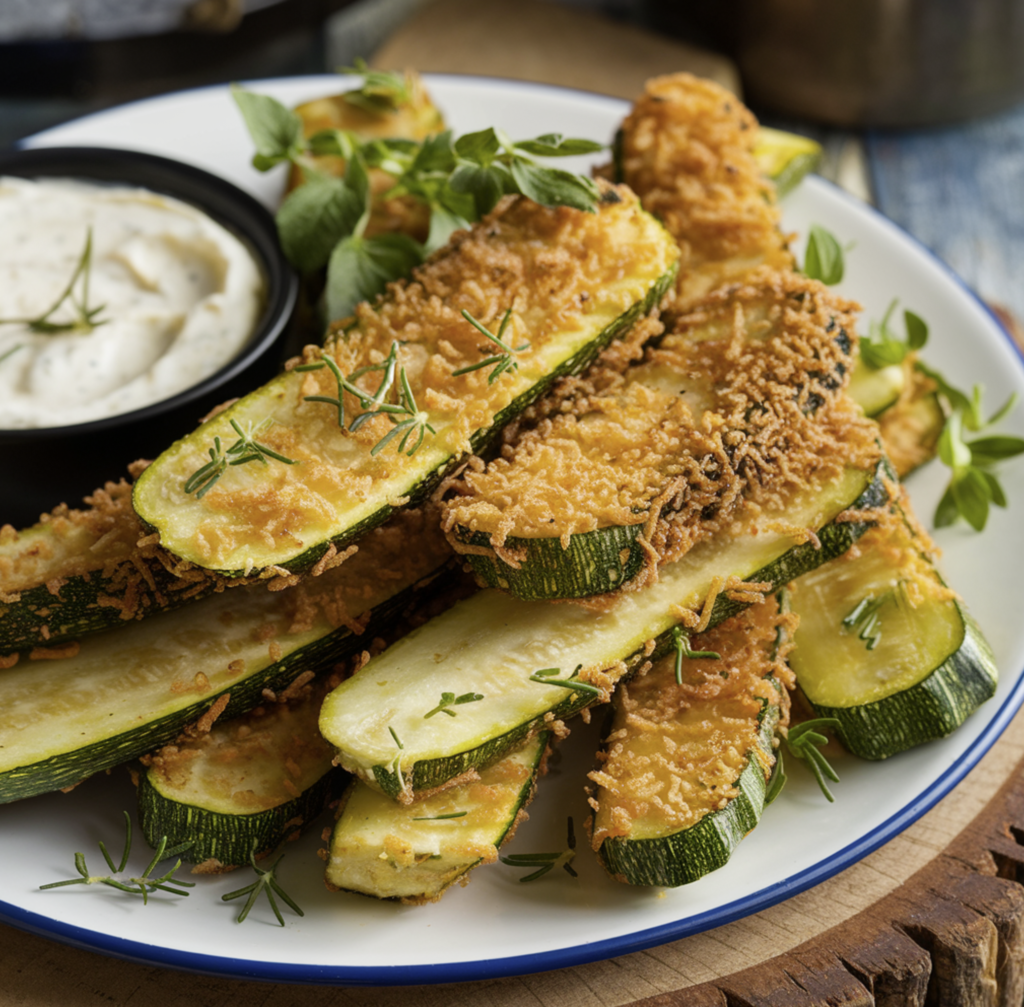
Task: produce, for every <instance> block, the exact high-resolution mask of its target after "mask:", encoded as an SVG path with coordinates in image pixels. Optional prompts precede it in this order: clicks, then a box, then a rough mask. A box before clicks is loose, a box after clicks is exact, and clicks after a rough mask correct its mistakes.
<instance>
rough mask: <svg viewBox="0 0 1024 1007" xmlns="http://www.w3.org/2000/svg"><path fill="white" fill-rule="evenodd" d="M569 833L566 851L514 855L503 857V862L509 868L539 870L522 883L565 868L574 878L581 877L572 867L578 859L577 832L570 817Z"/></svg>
mask: <svg viewBox="0 0 1024 1007" xmlns="http://www.w3.org/2000/svg"><path fill="white" fill-rule="evenodd" d="M567 832H568V835H567V837H566V849H564V850H561V851H559V852H558V853H513V854H511V855H510V856H507V857H502V858H501V862H502V863H503V864H508V866H509V867H536V868H537V870H535V871H532V872H531V873H530V874H527V875H525V876H523V877H521V878H520V879H519V880H520V882H525V881H536V880H537V878H542V877H544V875H545V874H547V873H548V872H549V871H551V870H554V868H556V867H561V868H563V869H564V870H565V871H566V873H568V874H571V875H572V876H573V877H574V878H576V877H579V875H578V874H577V873H576V871H575V870H574V869H573V866H572V861H573V859H574V858H575V857H576V832H575V830H574V829H573V824H572V816H570V817H569V824H568V827H567Z"/></svg>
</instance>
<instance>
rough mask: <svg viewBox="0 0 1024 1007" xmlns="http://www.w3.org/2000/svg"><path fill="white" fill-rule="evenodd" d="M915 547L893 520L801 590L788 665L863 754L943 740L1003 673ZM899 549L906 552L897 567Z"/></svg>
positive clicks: (880, 754) (820, 710) (881, 754)
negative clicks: (796, 625)
mask: <svg viewBox="0 0 1024 1007" xmlns="http://www.w3.org/2000/svg"><path fill="white" fill-rule="evenodd" d="M887 536H888V537H887ZM911 549H913V542H912V538H911V535H910V532H909V530H908V529H907V528H906V526H905V525H904V524H903V523H902V522H900V523H898V524H896V523H891V524H888V525H886V526H885V528H884V529H883V528H880V529H878V530H877V531H874V532H872V533H870V539H869V540H868V541H866V542H865V543H864V544H863V547H862V548H861V549H860V550H859V553H858V555H856V556H849V557H841V558H839V559H837V560H834V561H833V562H831V563H828V564H826V565H825V566H823V567H821V568H819V569H818V570H815V571H813V572H812V573H809V574H808V575H807V576H806V577H804V578H803V579H802V580H801V581H800V583H799V584H798V585H796V589H795V590H794V592H793V597H792V607H793V611H794V612H796V613H797V614H798V615H799V616H800V626H799V629H798V630H797V632H796V636H795V642H796V647H795V650H794V652H793V654H792V655H791V657H790V664H791V666H792V668H793V670H794V671H795V672H796V676H797V682H798V683H799V686H800V689H801V691H802V692H803V694H804V696H805V697H806V698H807V701H808V702H809V703H810V705H811V706H812V707H813V708H814V711H815V712H816V713H817V715H818V716H821V717H834V718H835V719H836V720H837V721H838V722H839V724H840V727H839V728H838V731H839V735H840V739H841V740H842V742H843V744H844V745H845V746H846V748H847V749H849V751H851V752H853V753H854V754H855V755H859V756H861V757H862V758H865V759H886V758H888V757H889V756H892V755H895V754H897V753H898V752H902V751H905V750H906V749H908V748H912V747H914V746H916V745H921V744H924V743H925V742H927V741H933V740H935V739H937V738H943V737H945V736H946V735H948V734H950V733H951V732H952V731H954V730H956V728H958V727H959V726H960V725H961V724H962V723H963V722H964V721H965V720H966V719H967V717H969V716H970V714H971V713H973V712H974V711H975V710H976V709H977V708H978V707H979V706H980V705H981V704H982V703H983V702H984V701H985V700H986V699H989V698H990V697H991V696H992V695H993V694H994V693H995V688H996V683H997V680H998V671H997V668H996V664H995V660H994V658H993V656H992V652H991V649H990V648H989V646H988V644H987V643H986V641H985V639H984V637H983V636H982V634H981V631H980V630H979V629H978V627H977V625H976V624H975V622H974V621H973V619H971V618H970V616H969V615H968V614H967V612H966V610H965V609H964V606H963V604H962V603H961V602H960V601H959V600H958V599H957V598H956V597H955V596H953V595H952V593H951V592H949V591H947V590H946V589H945V587H944V585H943V584H942V582H941V579H940V578H939V576H938V573H937V572H936V570H935V569H934V567H933V566H932V565H931V564H930V563H929V562H928V561H927V559H925V558H924V557H923V556H922V555H920V554H919V553H917V552H916V550H915V551H910V550H911ZM894 553H895V554H896V555H902V556H903V557H904V562H903V563H902V565H900V566H899V567H894V566H893V564H892V561H891V559H889V557H891V556H892V555H893V554H894Z"/></svg>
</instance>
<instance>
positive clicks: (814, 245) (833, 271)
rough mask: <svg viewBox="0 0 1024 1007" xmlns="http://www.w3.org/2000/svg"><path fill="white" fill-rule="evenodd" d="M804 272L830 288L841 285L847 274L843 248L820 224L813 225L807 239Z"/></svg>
mask: <svg viewBox="0 0 1024 1007" xmlns="http://www.w3.org/2000/svg"><path fill="white" fill-rule="evenodd" d="M803 272H804V275H805V276H809V277H810V278H811V279H812V280H820V281H821V282H822V283H824V284H826V285H827V286H830V287H831V286H834V285H835V284H836V283H839V282H840V281H841V280H842V278H843V274H844V273H845V272H846V262H845V257H844V254H843V246H842V245H840V244H839V242H838V241H837V240H836V237H835V235H834V234H832V232H831V231H826V230H825V228H824V227H821V226H819V225H818V224H812V225H811V231H810V234H809V235H808V237H807V251H806V253H805V255H804V269H803Z"/></svg>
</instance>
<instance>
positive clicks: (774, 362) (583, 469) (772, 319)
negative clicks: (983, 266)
mask: <svg viewBox="0 0 1024 1007" xmlns="http://www.w3.org/2000/svg"><path fill="white" fill-rule="evenodd" d="M855 309H856V305H854V304H852V303H851V302H848V301H845V300H842V299H841V298H839V297H837V296H836V295H835V294H834V293H832V292H831V291H829V290H828V289H827V288H826V287H824V286H823V285H822V284H820V283H818V282H817V281H814V280H809V279H808V278H806V277H804V276H800V275H798V274H795V273H792V272H781V273H780V272H776V271H773V270H768V269H761V270H758V271H756V272H754V273H753V274H751V275H750V276H749V277H748V279H747V280H746V281H744V282H743V283H738V284H730V285H727V286H726V287H723V288H721V289H719V290H717V291H714V292H712V293H711V294H709V295H707V296H706V297H705V298H703V299H702V300H701V301H700V302H699V303H698V304H696V305H695V306H694V307H693V309H692V310H691V311H690V312H689V313H687V314H685V315H681V316H678V317H677V318H676V320H675V323H674V326H673V328H672V330H671V331H670V333H669V334H668V335H667V336H666V337H665V338H664V339H663V340H661V341H660V342H659V343H657V344H656V345H655V347H654V348H653V349H649V350H648V351H647V354H646V357H645V360H644V362H643V363H642V364H640V365H638V366H634V367H632V368H631V369H629V370H628V371H626V372H625V373H624V374H620V375H611V374H610V373H609V372H608V371H603V372H600V373H599V375H598V377H597V378H594V379H590V378H580V379H576V380H575V381H574V382H573V383H572V385H571V387H569V388H568V391H569V392H571V395H570V396H569V397H568V398H565V397H564V396H565V394H566V391H567V388H566V387H562V388H560V389H559V390H558V395H559V396H560V398H559V399H558V400H557V401H556V400H555V399H554V397H552V399H551V400H550V401H551V402H552V403H553V407H552V408H551V409H550V410H549V412H548V414H547V415H544V416H543V418H542V419H540V420H539V421H538V422H537V423H536V425H535V426H534V427H533V428H532V429H529V430H527V431H525V432H523V433H521V435H520V437H519V439H518V441H517V442H516V443H514V444H509V445H506V449H505V451H504V452H503V456H502V457H501V458H499V459H496V460H494V461H493V462H491V463H490V464H489V465H488V466H486V468H481V467H480V466H471V467H469V468H468V469H466V470H465V471H464V472H463V474H462V476H461V478H460V479H459V480H457V481H455V482H454V483H453V484H452V487H451V490H452V492H453V493H454V494H456V495H454V496H453V497H451V498H450V499H448V500H447V501H446V502H445V505H444V527H445V529H446V531H448V532H449V533H450V538H451V540H452V541H453V545H454V546H455V548H456V549H460V548H463V549H464V548H465V547H462V546H461V545H460V542H459V539H460V538H461V537H462V536H463V535H464V531H463V530H468V531H470V532H484V533H486V534H488V535H489V536H490V542H491V546H492V547H493V548H494V549H495V551H499V555H502V554H501V552H500V550H502V549H503V548H504V547H505V546H506V542H507V540H508V539H509V538H510V537H513V538H517V539H530V538H556V537H557V538H559V539H560V540H561V541H562V544H563V546H565V545H567V544H568V540H569V537H570V536H572V535H575V534H580V533H585V532H590V531H594V530H596V529H601V528H608V527H613V526H629V525H636V524H640V525H644V526H645V527H644V532H643V536H644V540H645V541H646V543H647V544H648V545H649V546H650V550H651V553H650V554H651V557H652V564H653V563H655V562H665V561H670V560H672V559H676V558H678V557H679V556H681V555H683V554H684V553H685V552H686V551H688V550H689V549H690V548H692V546H693V545H694V544H696V542H698V541H700V540H701V539H702V538H705V537H707V536H709V535H713V534H715V533H717V532H719V531H721V530H722V529H724V528H728V527H729V526H730V525H731V524H732V523H733V522H735V521H738V520H741V519H742V516H743V511H744V509H745V508H751V507H761V508H763V507H766V506H778V505H780V504H784V502H785V500H786V499H787V498H788V497H789V496H790V495H791V494H792V493H794V492H797V491H801V490H804V489H806V488H807V487H808V486H817V485H824V484H826V483H828V482H829V481H832V480H834V479H836V478H838V476H839V475H840V474H841V473H842V472H843V470H844V469H845V468H846V467H847V466H849V465H854V466H857V467H867V466H868V465H871V464H874V463H875V462H876V461H877V458H878V454H879V451H878V447H877V427H875V425H874V424H872V423H871V422H870V421H867V420H865V419H864V418H863V416H862V414H861V413H860V411H859V409H858V408H857V407H856V406H855V405H854V404H853V403H852V402H851V401H850V400H849V398H848V397H847V396H846V395H845V393H844V391H843V388H844V386H845V374H846V371H847V369H848V367H849V364H850V359H851V358H850V353H851V350H852V347H853V341H854V338H855V337H854V332H853V322H854V315H853V312H854V311H855ZM541 415H543V414H542V413H541ZM503 558H505V557H504V556H503ZM512 558H515V557H514V556H513V557H512ZM647 576H648V577H649V576H650V572H648V573H647ZM634 586H637V585H634Z"/></svg>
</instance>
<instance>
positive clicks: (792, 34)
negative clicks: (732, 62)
mask: <svg viewBox="0 0 1024 1007" xmlns="http://www.w3.org/2000/svg"><path fill="white" fill-rule="evenodd" d="M653 3H654V13H655V20H656V21H660V22H661V24H662V25H663V26H664V27H667V28H669V30H674V31H677V32H678V31H680V29H682V30H683V31H684V32H685V31H686V27H687V26H693V25H695V26H696V28H697V30H698V31H699V32H701V33H703V35H704V37H705V38H709V37H710V38H711V40H712V41H714V42H717V43H718V44H720V45H722V46H723V47H724V48H726V49H727V50H728V51H729V52H730V53H731V54H732V55H734V56H735V58H736V60H737V62H738V63H739V66H740V71H741V73H742V75H743V83H744V87H745V89H746V97H747V99H748V100H749V101H750V102H752V103H753V104H754V105H756V106H762V107H764V108H767V109H771V110H773V111H778V112H783V113H787V114H791V115H796V116H800V117H802V118H810V119H817V120H820V121H823V122H829V123H835V124H838V125H843V126H865V125H868V126H909V125H925V124H929V123H939V122H948V121H951V120H955V119H961V118H966V117H968V116H974V115H982V114H984V113H987V112H993V111H996V110H997V109H1000V108H1004V107H1006V106H1008V105H1012V104H1014V103H1015V102H1017V101H1020V100H1024V0H716V2H715V3H714V4H713V5H712V6H713V8H714V10H713V18H711V19H709V14H708V12H707V11H702V9H701V8H700V7H699V6H697V7H695V6H693V5H689V4H688V5H681V4H679V3H678V0H653ZM672 8H674V10H673V9H672ZM686 33H689V32H686Z"/></svg>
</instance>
